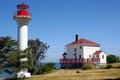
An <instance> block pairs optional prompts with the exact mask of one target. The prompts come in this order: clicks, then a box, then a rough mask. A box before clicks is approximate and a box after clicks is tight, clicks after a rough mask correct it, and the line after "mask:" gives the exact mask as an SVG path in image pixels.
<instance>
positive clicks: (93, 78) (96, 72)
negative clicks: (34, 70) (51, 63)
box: [0, 63, 120, 80]
mask: <svg viewBox="0 0 120 80" xmlns="http://www.w3.org/2000/svg"><path fill="white" fill-rule="evenodd" d="M111 65H112V67H113V68H110V69H93V70H81V69H60V70H55V71H53V72H52V73H49V74H45V75H34V76H32V77H30V78H26V79H25V80H120V68H116V67H120V63H114V64H111ZM76 71H79V72H80V73H76ZM0 80H5V79H2V78H0ZM7 80H9V79H7ZM10 80H12V79H10ZM14 80H16V79H14ZM19 80H20V79H19Z"/></svg>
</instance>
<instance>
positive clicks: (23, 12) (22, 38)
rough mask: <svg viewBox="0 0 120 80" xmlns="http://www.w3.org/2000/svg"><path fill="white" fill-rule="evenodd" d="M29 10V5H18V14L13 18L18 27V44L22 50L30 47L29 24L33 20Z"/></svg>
mask: <svg viewBox="0 0 120 80" xmlns="http://www.w3.org/2000/svg"><path fill="white" fill-rule="evenodd" d="M28 9H29V5H27V4H25V3H21V4H19V5H17V13H16V15H15V16H14V17H13V19H14V20H15V21H16V23H17V25H18V42H19V49H20V50H25V49H26V48H27V47H28V23H29V21H31V19H32V17H31V14H30V12H29V10H28Z"/></svg>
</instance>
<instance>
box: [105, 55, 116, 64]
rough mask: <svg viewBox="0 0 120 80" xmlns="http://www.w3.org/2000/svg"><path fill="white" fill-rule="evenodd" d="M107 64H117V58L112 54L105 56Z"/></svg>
mask: <svg viewBox="0 0 120 80" xmlns="http://www.w3.org/2000/svg"><path fill="white" fill-rule="evenodd" d="M107 62H108V63H115V62H117V57H116V56H115V55H113V54H111V55H108V56H107Z"/></svg>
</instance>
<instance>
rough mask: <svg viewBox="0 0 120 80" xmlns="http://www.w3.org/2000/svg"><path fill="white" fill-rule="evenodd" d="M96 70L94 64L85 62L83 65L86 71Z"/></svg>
mask: <svg viewBox="0 0 120 80" xmlns="http://www.w3.org/2000/svg"><path fill="white" fill-rule="evenodd" d="M94 68H95V65H94V64H93V63H90V62H85V63H84V65H83V69H84V70H89V69H94Z"/></svg>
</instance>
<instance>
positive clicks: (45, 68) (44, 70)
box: [34, 63, 55, 75]
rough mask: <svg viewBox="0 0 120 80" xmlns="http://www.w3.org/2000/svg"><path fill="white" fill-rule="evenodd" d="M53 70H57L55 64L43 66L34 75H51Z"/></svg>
mask: <svg viewBox="0 0 120 80" xmlns="http://www.w3.org/2000/svg"><path fill="white" fill-rule="evenodd" d="M53 69H55V64H54V63H47V64H44V65H41V66H40V67H39V68H38V69H37V70H36V71H35V72H34V74H37V75H39V74H45V73H50V72H51V71H52V70H53Z"/></svg>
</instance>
